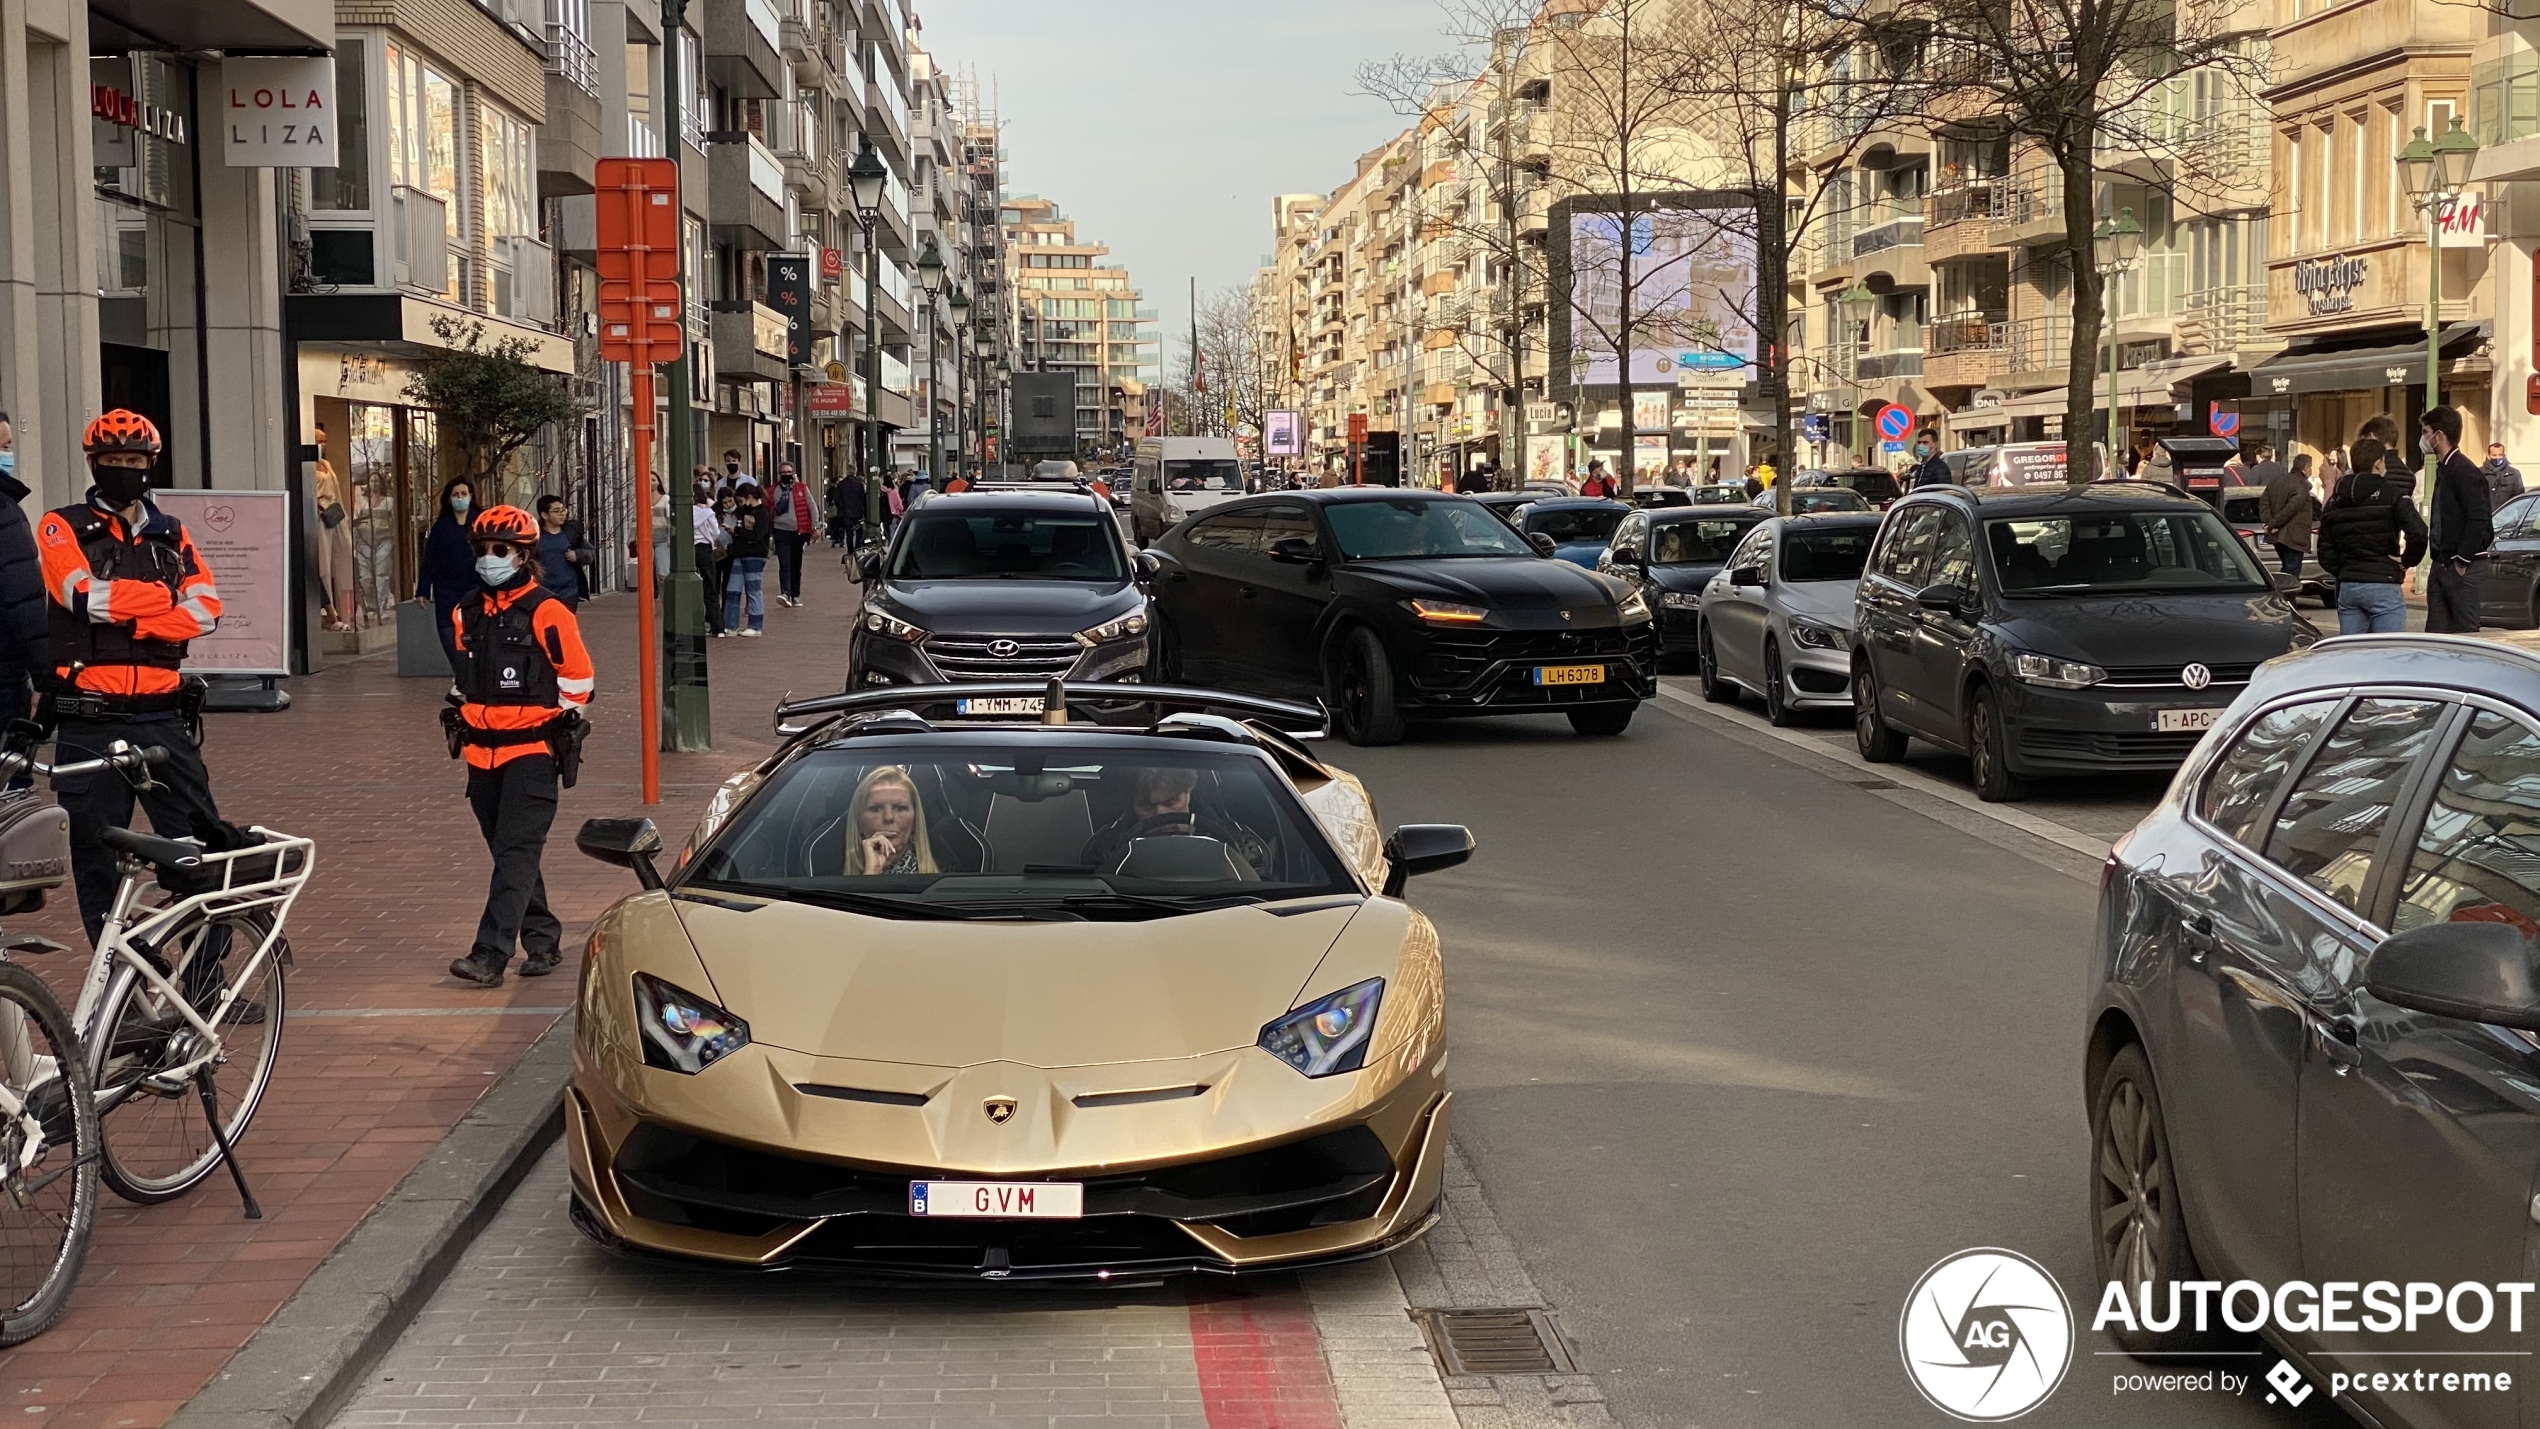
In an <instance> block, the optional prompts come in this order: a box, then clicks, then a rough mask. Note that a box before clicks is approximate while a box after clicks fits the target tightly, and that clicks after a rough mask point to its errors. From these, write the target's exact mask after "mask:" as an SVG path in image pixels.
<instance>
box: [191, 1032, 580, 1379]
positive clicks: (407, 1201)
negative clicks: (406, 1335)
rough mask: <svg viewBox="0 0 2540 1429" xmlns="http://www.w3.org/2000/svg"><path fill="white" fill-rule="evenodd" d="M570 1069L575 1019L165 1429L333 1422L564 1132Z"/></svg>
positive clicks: (500, 1085)
mask: <svg viewBox="0 0 2540 1429" xmlns="http://www.w3.org/2000/svg"><path fill="white" fill-rule="evenodd" d="M572 1066H573V1018H572V1016H571V1015H570V1014H567V1015H566V1016H563V1017H559V1018H557V1019H556V1022H555V1024H554V1025H553V1026H551V1027H549V1028H548V1029H547V1030H546V1032H544V1033H543V1034H541V1035H540V1036H539V1038H538V1040H537V1041H536V1042H534V1043H532V1044H530V1047H529V1050H528V1051H527V1052H525V1053H523V1054H522V1055H521V1058H520V1060H519V1061H518V1062H516V1063H514V1064H513V1066H512V1069H511V1070H510V1071H508V1072H506V1073H504V1074H503V1075H502V1077H500V1078H499V1079H497V1080H496V1081H495V1083H494V1085H493V1087H492V1089H491V1090H489V1091H487V1092H486V1093H485V1095H484V1096H483V1097H481V1098H479V1099H478V1101H477V1103H476V1105H475V1106H474V1107H472V1108H470V1109H469V1111H468V1113H467V1115H466V1116H464V1117H462V1118H460V1120H459V1123H458V1125H457V1126H455V1127H452V1128H451V1129H450V1134H449V1135H448V1136H447V1137H445V1138H443V1140H442V1141H441V1144H440V1145H439V1146H438V1147H436V1148H435V1149H434V1150H433V1152H432V1153H431V1154H430V1155H429V1156H426V1157H425V1158H424V1160H423V1164H422V1165H420V1166H417V1167H416V1168H415V1169H414V1170H413V1171H412V1172H410V1173H408V1174H407V1176H406V1179H405V1180H403V1181H401V1182H399V1183H398V1185H397V1189H396V1190H394V1191H392V1192H390V1193H389V1195H388V1198H387V1199H386V1200H384V1201H381V1202H380V1203H379V1205H378V1206H376V1207H375V1208H373V1209H372V1211H371V1213H370V1214H369V1215H368V1216H365V1217H364V1218H363V1219H362V1222H361V1224H360V1225H358V1226H356V1227H354V1228H353V1232H352V1234H350V1235H348V1236H346V1237H345V1238H344V1241H343V1243H342V1244H341V1245H338V1246H337V1247H336V1248H335V1253H334V1254H332V1255H330V1256H328V1257H327V1258H326V1260H325V1262H324V1263H322V1264H321V1265H319V1266H318V1268H317V1271H316V1273H315V1274H313V1275H311V1276H310V1277H309V1278H308V1280H307V1281H306V1282H305V1283H304V1284H302V1285H301V1287H300V1289H299V1290H298V1292H297V1293H295V1294H293V1295H292V1297H291V1298H290V1299H289V1300H287V1301H285V1302H283V1305H282V1308H281V1309H280V1310H277V1311H275V1312H274V1316H273V1318H272V1319H270V1320H268V1321H266V1322H265V1324H264V1327H263V1328H262V1329H259V1330H258V1331H256V1333H255V1335H254V1337H253V1338H251V1339H249V1340H248V1341H247V1343H246V1344H245V1345H244V1346H243V1347H241V1348H240V1349H239V1351H238V1353H237V1354H236V1355H235V1356H233V1357H232V1358H231V1359H230V1361H229V1364H228V1365H227V1366H226V1367H225V1368H223V1369H222V1371H221V1372H220V1374H219V1375H218V1376H217V1377H215V1378H214V1379H213V1380H212V1382H211V1383H209V1384H207V1385H205V1386H203V1388H202V1389H201V1390H200V1391H199V1392H197V1393H196V1394H195V1396H194V1397H193V1398H192V1399H190V1400H188V1401H186V1403H185V1405H184V1407H183V1408H180V1409H179V1410H177V1412H176V1414H175V1415H174V1416H173V1417H172V1418H170V1419H169V1420H168V1421H167V1426H166V1429H314V1426H319V1425H323V1424H325V1423H326V1422H327V1421H328V1420H329V1419H331V1418H332V1417H333V1416H334V1414H335V1412H336V1411H337V1410H339V1409H341V1408H342V1407H343V1406H344V1404H345V1403H346V1401H348V1400H350V1399H351V1398H352V1395H353V1391H354V1390H356V1389H358V1388H359V1387H360V1385H361V1382H362V1378H363V1376H365V1375H367V1374H368V1373H369V1372H370V1369H371V1367H372V1366H373V1365H375V1364H377V1363H378V1361H379V1359H380V1357H381V1356H383V1355H384V1354H386V1353H387V1351H388V1349H389V1347H390V1346H391V1345H393V1344H394V1343H396V1340H397V1336H398V1335H399V1334H401V1333H403V1332H404V1330H405V1328H406V1326H407V1325H408V1324H410V1323H411V1322H412V1321H413V1319H414V1317H415V1316H416V1315H417V1314H418V1313H420V1312H421V1311H422V1309H423V1307H424V1305H425V1304H426V1303H427V1302H428V1301H430V1300H431V1298H432V1292H433V1291H435V1290H437V1289H439V1288H440V1286H441V1282H442V1281H443V1280H445V1279H447V1278H448V1277H449V1274H450V1271H451V1270H452V1268H453V1267H455V1266H456V1265H457V1264H458V1261H459V1257H460V1256H461V1255H462V1254H463V1253H465V1252H466V1250H467V1248H468V1246H469V1245H470V1244H472V1243H473V1242H474V1241H475V1240H476V1237H477V1235H478V1233H479V1232H481V1231H483V1230H484V1229H485V1227H486V1225H487V1224H488V1223H489V1222H491V1221H492V1220H493V1218H494V1213H495V1212H496V1211H498V1210H500V1209H501V1208H502V1205H503V1202H504V1201H505V1200H507V1199H509V1198H510V1196H511V1193H512V1189H513V1188H514V1187H515V1186H517V1185H519V1184H520V1181H521V1179H522V1178H523V1177H524V1176H526V1175H528V1174H529V1170H530V1168H531V1167H533V1166H535V1165H536V1164H537V1162H538V1158H539V1156H540V1155H541V1154H542V1153H543V1152H545V1151H546V1149H547V1148H548V1147H549V1146H551V1145H553V1144H555V1142H556V1141H557V1139H558V1138H560V1137H561V1136H562V1135H563V1134H564V1102H563V1098H562V1096H561V1095H560V1093H561V1091H562V1089H563V1087H564V1084H565V1082H566V1080H567V1077H568V1076H569V1074H570V1072H571V1070H572ZM248 1165H249V1167H250V1168H251V1169H250V1175H251V1176H252V1175H253V1171H252V1168H253V1165H254V1162H253V1160H252V1159H250V1160H249V1162H248ZM250 1184H251V1185H252V1184H253V1182H252V1180H251V1182H250Z"/></svg>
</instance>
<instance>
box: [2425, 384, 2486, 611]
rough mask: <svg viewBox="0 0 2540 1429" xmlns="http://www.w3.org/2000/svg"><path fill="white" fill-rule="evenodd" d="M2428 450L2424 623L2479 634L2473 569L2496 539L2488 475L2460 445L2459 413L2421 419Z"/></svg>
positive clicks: (2438, 412) (2444, 410)
mask: <svg viewBox="0 0 2540 1429" xmlns="http://www.w3.org/2000/svg"><path fill="white" fill-rule="evenodd" d="M2418 430H2419V431H2420V432H2421V433H2422V434H2423V435H2424V438H2425V449H2426V450H2427V451H2430V452H2432V453H2433V454H2434V461H2435V465H2434V513H2433V522H2432V525H2433V534H2432V535H2431V536H2430V537H2429V538H2428V540H2427V544H2428V545H2429V546H2431V547H2432V548H2433V551H2434V561H2433V564H2432V565H2431V566H2429V567H2428V568H2427V572H2426V585H2425V628H2426V632H2427V633H2428V634H2431V635H2475V634H2477V633H2478V582H2477V579H2476V578H2475V577H2474V576H2473V575H2472V574H2471V571H2472V568H2473V567H2474V565H2475V563H2476V562H2479V561H2482V560H2485V559H2486V558H2487V556H2488V555H2489V553H2490V551H2491V550H2492V548H2493V547H2494V546H2495V544H2496V527H2495V522H2494V519H2493V518H2494V515H2495V512H2494V510H2493V508H2491V507H2490V506H2489V505H2488V504H2487V478H2486V477H2485V476H2482V475H2480V474H2479V470H2478V467H2477V466H2476V465H2475V464H2473V463H2472V462H2471V461H2470V459H2469V457H2468V455H2467V454H2466V453H2464V452H2463V451H2462V450H2461V414H2460V413H2459V412H2457V411H2454V410H2453V409H2452V408H2450V407H2437V408H2435V409H2433V410H2432V411H2430V412H2427V413H2426V414H2425V416H2424V417H2423V418H2422V419H2420V421H2419V423H2418Z"/></svg>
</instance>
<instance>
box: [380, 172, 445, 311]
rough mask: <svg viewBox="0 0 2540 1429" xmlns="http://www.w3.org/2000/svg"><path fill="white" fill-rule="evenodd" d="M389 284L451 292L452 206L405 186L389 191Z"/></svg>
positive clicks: (433, 291) (439, 292) (419, 290)
mask: <svg viewBox="0 0 2540 1429" xmlns="http://www.w3.org/2000/svg"><path fill="white" fill-rule="evenodd" d="M388 281H389V282H390V283H393V284H395V285H397V286H399V287H404V288H412V289H414V290H415V291H417V292H421V293H435V294H444V295H446V294H448V293H450V291H451V286H450V206H449V205H448V204H446V203H444V202H442V201H441V200H440V199H438V198H435V197H434V196H433V195H431V194H429V193H427V192H425V191H424V190H422V189H417V188H408V187H406V186H405V185H403V184H399V185H397V186H396V187H394V188H391V189H390V190H389V191H388Z"/></svg>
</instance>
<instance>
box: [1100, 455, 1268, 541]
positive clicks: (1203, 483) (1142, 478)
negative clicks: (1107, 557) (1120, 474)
mask: <svg viewBox="0 0 2540 1429" xmlns="http://www.w3.org/2000/svg"><path fill="white" fill-rule="evenodd" d="M1243 494H1244V468H1243V461H1242V459H1241V458H1240V457H1238V456H1237V455H1236V454H1235V444H1234V443H1233V442H1231V441H1228V440H1227V439H1225V438H1224V437H1148V438H1145V439H1144V440H1142V441H1140V442H1139V443H1138V461H1137V465H1136V467H1135V468H1134V470H1133V471H1132V472H1131V475H1130V478H1129V526H1130V530H1131V532H1132V535H1133V538H1134V539H1135V540H1136V541H1137V543H1138V544H1140V545H1145V544H1146V543H1147V542H1149V541H1152V540H1154V539H1155V538H1156V537H1158V536H1161V535H1163V534H1164V533H1165V531H1166V530H1167V529H1169V528H1171V527H1173V526H1176V525H1179V524H1181V522H1182V521H1183V520H1185V519H1187V518H1188V517H1190V516H1192V515H1194V514H1196V513H1198V512H1201V511H1205V510H1207V509H1208V508H1209V507H1211V506H1214V505H1216V504H1217V503H1219V502H1221V501H1227V500H1231V499H1233V498H1234V497H1238V496H1241V495H1243Z"/></svg>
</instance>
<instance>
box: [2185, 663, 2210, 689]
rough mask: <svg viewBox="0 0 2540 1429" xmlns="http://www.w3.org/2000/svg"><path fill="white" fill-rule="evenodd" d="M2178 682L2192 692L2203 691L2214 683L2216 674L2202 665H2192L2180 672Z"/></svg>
mask: <svg viewBox="0 0 2540 1429" xmlns="http://www.w3.org/2000/svg"><path fill="white" fill-rule="evenodd" d="M2178 682H2179V683H2180V684H2182V685H2185V686H2186V687H2187V688H2189V689H2191V690H2201V689H2203V688H2205V687H2206V686H2207V685H2210V684H2212V683H2213V682H2214V672H2213V671H2211V670H2208V669H2206V668H2205V667H2204V666H2202V665H2190V666H2188V667H2187V668H2186V669H2184V670H2181V671H2179V672H2178Z"/></svg>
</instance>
